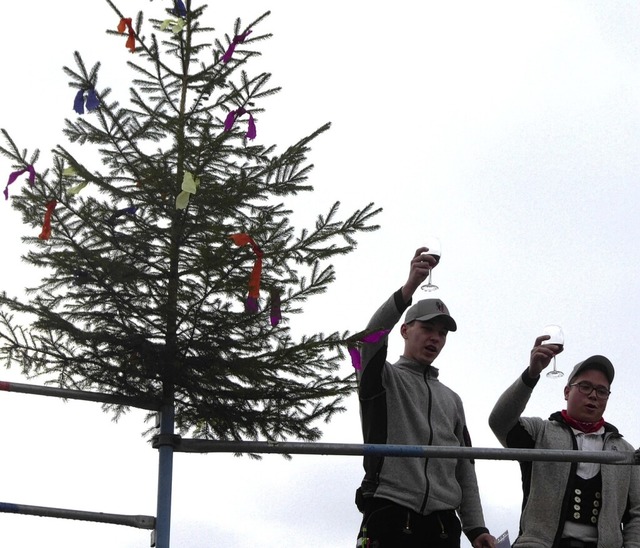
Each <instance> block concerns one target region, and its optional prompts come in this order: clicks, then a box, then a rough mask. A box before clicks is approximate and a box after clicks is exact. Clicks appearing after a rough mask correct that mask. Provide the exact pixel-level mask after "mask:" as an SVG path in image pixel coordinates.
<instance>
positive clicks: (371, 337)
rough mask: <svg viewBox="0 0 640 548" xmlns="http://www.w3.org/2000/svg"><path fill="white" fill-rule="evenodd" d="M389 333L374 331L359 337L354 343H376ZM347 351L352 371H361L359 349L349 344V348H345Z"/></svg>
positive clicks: (382, 330)
mask: <svg viewBox="0 0 640 548" xmlns="http://www.w3.org/2000/svg"><path fill="white" fill-rule="evenodd" d="M390 331H391V330H390V329H381V330H379V331H374V332H373V333H369V334H368V335H364V336H363V337H360V338H359V339H358V340H357V341H356V342H363V343H377V342H378V341H379V340H380V339H382V338H384V337H386V336H387V335H388V334H389V332H390ZM347 351H348V352H349V355H350V356H351V365H353V368H354V369H356V370H357V371H360V370H361V369H362V358H361V356H360V348H359V347H358V346H356V345H355V344H350V345H349V346H347Z"/></svg>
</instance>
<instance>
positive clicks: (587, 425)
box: [561, 409, 604, 434]
mask: <svg viewBox="0 0 640 548" xmlns="http://www.w3.org/2000/svg"><path fill="white" fill-rule="evenodd" d="M561 413H562V418H563V419H564V422H566V423H567V424H568V425H569V426H571V428H575V429H576V430H580V432H584V433H585V434H591V433H592V432H595V431H596V430H599V429H600V427H601V426H603V425H604V419H602V418H601V419H600V420H599V421H598V422H582V421H577V420H576V419H574V418H572V417H570V416H569V413H567V411H566V410H565V409H563V410H562V411H561Z"/></svg>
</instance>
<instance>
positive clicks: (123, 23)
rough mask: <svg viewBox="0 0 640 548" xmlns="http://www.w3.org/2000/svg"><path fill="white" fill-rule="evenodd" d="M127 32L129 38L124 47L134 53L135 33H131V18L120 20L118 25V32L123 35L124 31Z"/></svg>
mask: <svg viewBox="0 0 640 548" xmlns="http://www.w3.org/2000/svg"><path fill="white" fill-rule="evenodd" d="M125 30H127V31H129V38H127V43H126V46H127V48H129V51H131V53H133V52H134V51H136V33H135V32H133V26H132V24H131V17H123V18H122V19H120V23H119V24H118V32H119V33H120V34H123V33H124V31H125Z"/></svg>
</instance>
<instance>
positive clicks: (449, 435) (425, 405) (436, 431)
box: [358, 291, 488, 540]
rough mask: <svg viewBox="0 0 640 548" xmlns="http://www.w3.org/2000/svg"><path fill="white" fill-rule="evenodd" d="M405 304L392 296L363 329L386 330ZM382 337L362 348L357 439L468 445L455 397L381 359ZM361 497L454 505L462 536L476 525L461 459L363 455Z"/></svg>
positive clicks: (469, 468)
mask: <svg viewBox="0 0 640 548" xmlns="http://www.w3.org/2000/svg"><path fill="white" fill-rule="evenodd" d="M409 304H410V303H404V302H403V301H402V296H401V292H400V291H397V292H396V293H394V294H393V295H392V296H391V297H390V298H389V299H388V300H387V301H386V302H385V303H384V304H383V305H382V306H381V307H380V308H379V309H378V311H377V312H376V313H375V314H374V315H373V317H372V318H371V321H370V322H369V325H368V327H367V329H368V330H382V329H391V328H393V327H394V326H395V325H396V324H397V323H398V321H399V320H400V317H401V316H402V313H403V312H404V310H405V309H406V308H407V306H408V305H409ZM386 356H387V338H386V337H385V338H384V339H383V340H380V341H379V342H377V343H371V344H365V345H364V346H363V348H362V369H361V370H360V371H359V372H358V392H359V398H360V409H361V418H362V431H363V437H364V442H365V443H375V444H380V443H388V444H399V445H441V446H469V445H471V443H470V440H469V435H468V432H467V427H466V422H465V417H464V410H463V407H462V401H461V400H460V397H459V396H458V395H457V394H456V393H455V392H453V391H452V390H450V389H449V388H447V387H446V386H445V385H443V384H442V383H441V382H440V381H439V380H438V370H437V369H436V368H435V367H432V366H428V367H427V366H424V365H420V364H418V363H416V362H413V361H411V360H408V359H406V358H404V357H401V358H400V359H399V360H398V361H397V362H396V363H394V364H391V363H389V362H387V361H386ZM364 469H365V477H364V480H363V482H362V485H361V493H362V495H363V496H365V497H367V496H376V497H383V498H386V499H389V500H392V501H394V502H396V503H398V504H401V505H402V506H405V507H407V508H410V509H412V510H414V511H415V512H418V513H421V514H425V515H426V514H430V513H432V512H434V511H437V510H456V511H457V512H458V514H459V516H460V520H461V522H462V528H463V531H464V533H465V534H466V535H467V537H468V538H469V539H470V540H473V539H474V538H475V537H476V536H477V535H479V534H480V533H483V532H487V531H488V530H487V529H486V528H485V526H484V518H483V515H482V507H481V504H480V496H479V494H478V485H477V481H476V474H475V467H474V464H473V461H471V460H469V459H455V458H418V457H386V458H385V457H377V456H368V457H365V458H364Z"/></svg>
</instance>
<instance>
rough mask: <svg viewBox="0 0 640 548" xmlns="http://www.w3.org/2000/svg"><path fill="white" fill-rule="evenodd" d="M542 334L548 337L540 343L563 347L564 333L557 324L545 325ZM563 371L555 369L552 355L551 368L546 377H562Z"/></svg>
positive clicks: (554, 359)
mask: <svg viewBox="0 0 640 548" xmlns="http://www.w3.org/2000/svg"><path fill="white" fill-rule="evenodd" d="M542 334H543V335H549V338H548V339H547V340H546V341H542V344H556V345H558V346H559V347H560V348H561V349H562V348H563V347H564V333H563V331H562V327H560V326H559V325H547V326H546V327H545V328H544V329H543V330H542ZM563 375H564V373H563V372H562V371H560V370H558V369H556V357H555V355H554V356H553V369H551V370H550V371H548V372H547V377H553V378H559V377H562V376H563Z"/></svg>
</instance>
